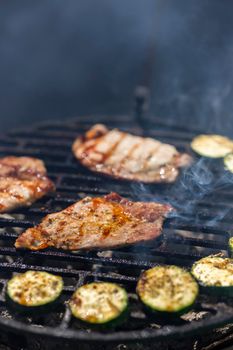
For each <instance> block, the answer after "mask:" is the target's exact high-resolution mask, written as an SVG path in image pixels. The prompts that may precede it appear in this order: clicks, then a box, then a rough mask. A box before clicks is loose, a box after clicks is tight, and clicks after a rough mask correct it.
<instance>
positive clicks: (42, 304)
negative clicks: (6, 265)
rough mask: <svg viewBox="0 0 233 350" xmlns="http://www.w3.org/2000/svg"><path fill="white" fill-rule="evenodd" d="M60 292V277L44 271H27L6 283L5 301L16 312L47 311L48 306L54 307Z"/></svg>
mask: <svg viewBox="0 0 233 350" xmlns="http://www.w3.org/2000/svg"><path fill="white" fill-rule="evenodd" d="M62 290H63V279H62V277H60V276H55V275H53V274H50V273H48V272H44V271H33V270H29V271H26V272H24V273H20V274H17V275H15V276H13V277H12V278H11V279H10V280H9V281H8V283H7V288H6V300H7V301H8V303H9V304H10V306H12V307H14V309H15V310H17V311H22V312H23V311H25V312H27V311H29V312H30V311H37V310H40V309H44V308H45V310H48V309H47V308H48V307H49V306H51V305H55V304H56V302H57V301H58V300H59V298H60V296H61V293H62ZM38 292H40V293H39V294H38ZM30 293H31V295H30ZM36 293H37V294H36Z"/></svg>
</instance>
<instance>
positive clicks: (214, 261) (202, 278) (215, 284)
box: [192, 255, 233, 296]
mask: <svg viewBox="0 0 233 350" xmlns="http://www.w3.org/2000/svg"><path fill="white" fill-rule="evenodd" d="M192 274H193V276H194V277H195V278H196V280H197V281H198V282H199V284H200V285H201V286H202V288H203V290H204V291H206V292H208V293H212V294H216V295H228V296H233V259H229V258H222V257H220V256H214V255H211V256H207V257H205V258H202V259H201V260H198V261H196V262H195V263H194V264H193V267H192Z"/></svg>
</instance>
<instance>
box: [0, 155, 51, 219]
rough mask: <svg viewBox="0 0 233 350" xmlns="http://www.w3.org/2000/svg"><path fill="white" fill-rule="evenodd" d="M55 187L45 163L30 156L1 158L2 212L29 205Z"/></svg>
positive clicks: (0, 204) (0, 192) (0, 198)
mask: <svg viewBox="0 0 233 350" xmlns="http://www.w3.org/2000/svg"><path fill="white" fill-rule="evenodd" d="M54 189H55V187H54V185H53V183H52V181H51V180H49V178H48V177H47V176H46V169H45V166H44V163H43V162H42V161H41V160H39V159H36V158H30V157H13V156H10V157H5V158H1V159H0V212H1V213H5V212H8V211H11V210H13V209H15V208H17V207H21V206H29V205H31V204H32V203H33V202H34V201H36V200H37V199H39V198H41V197H43V196H44V195H45V194H46V193H48V192H51V191H53V190H54Z"/></svg>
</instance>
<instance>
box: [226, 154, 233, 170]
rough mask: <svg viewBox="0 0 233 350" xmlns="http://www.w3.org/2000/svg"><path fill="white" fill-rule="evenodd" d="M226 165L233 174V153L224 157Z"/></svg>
mask: <svg viewBox="0 0 233 350" xmlns="http://www.w3.org/2000/svg"><path fill="white" fill-rule="evenodd" d="M224 165H225V167H226V169H227V170H229V171H230V172H231V173H233V153H229V154H227V155H226V157H224Z"/></svg>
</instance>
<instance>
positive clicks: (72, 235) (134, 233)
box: [15, 193, 172, 250]
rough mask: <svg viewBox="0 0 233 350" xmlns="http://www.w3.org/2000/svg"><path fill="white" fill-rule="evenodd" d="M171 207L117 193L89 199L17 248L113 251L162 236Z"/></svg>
mask: <svg viewBox="0 0 233 350" xmlns="http://www.w3.org/2000/svg"><path fill="white" fill-rule="evenodd" d="M171 210H172V208H171V207H170V206H169V205H165V204H159V203H144V202H131V201H129V200H127V199H125V198H122V197H121V196H119V195H118V194H116V193H111V194H108V195H106V196H104V197H96V198H91V197H86V198H84V199H82V200H80V201H79V202H77V203H75V204H73V205H71V206H70V207H68V208H66V209H65V210H62V211H60V212H58V213H55V214H50V215H47V216H46V217H45V218H44V220H43V221H42V222H41V223H40V224H39V225H38V226H36V227H34V228H29V229H27V230H26V231H25V232H24V233H22V235H20V236H19V238H18V239H17V240H16V243H15V247H16V248H28V249H31V250H39V249H44V248H47V247H56V248H62V249H67V250H79V249H91V248H97V247H100V248H108V247H109V248H110V247H116V246H121V245H126V244H131V243H135V242H140V241H147V240H150V239H153V238H156V237H157V236H159V235H160V232H161V229H162V224H163V221H164V217H165V216H166V215H167V214H168V212H169V211H171Z"/></svg>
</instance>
